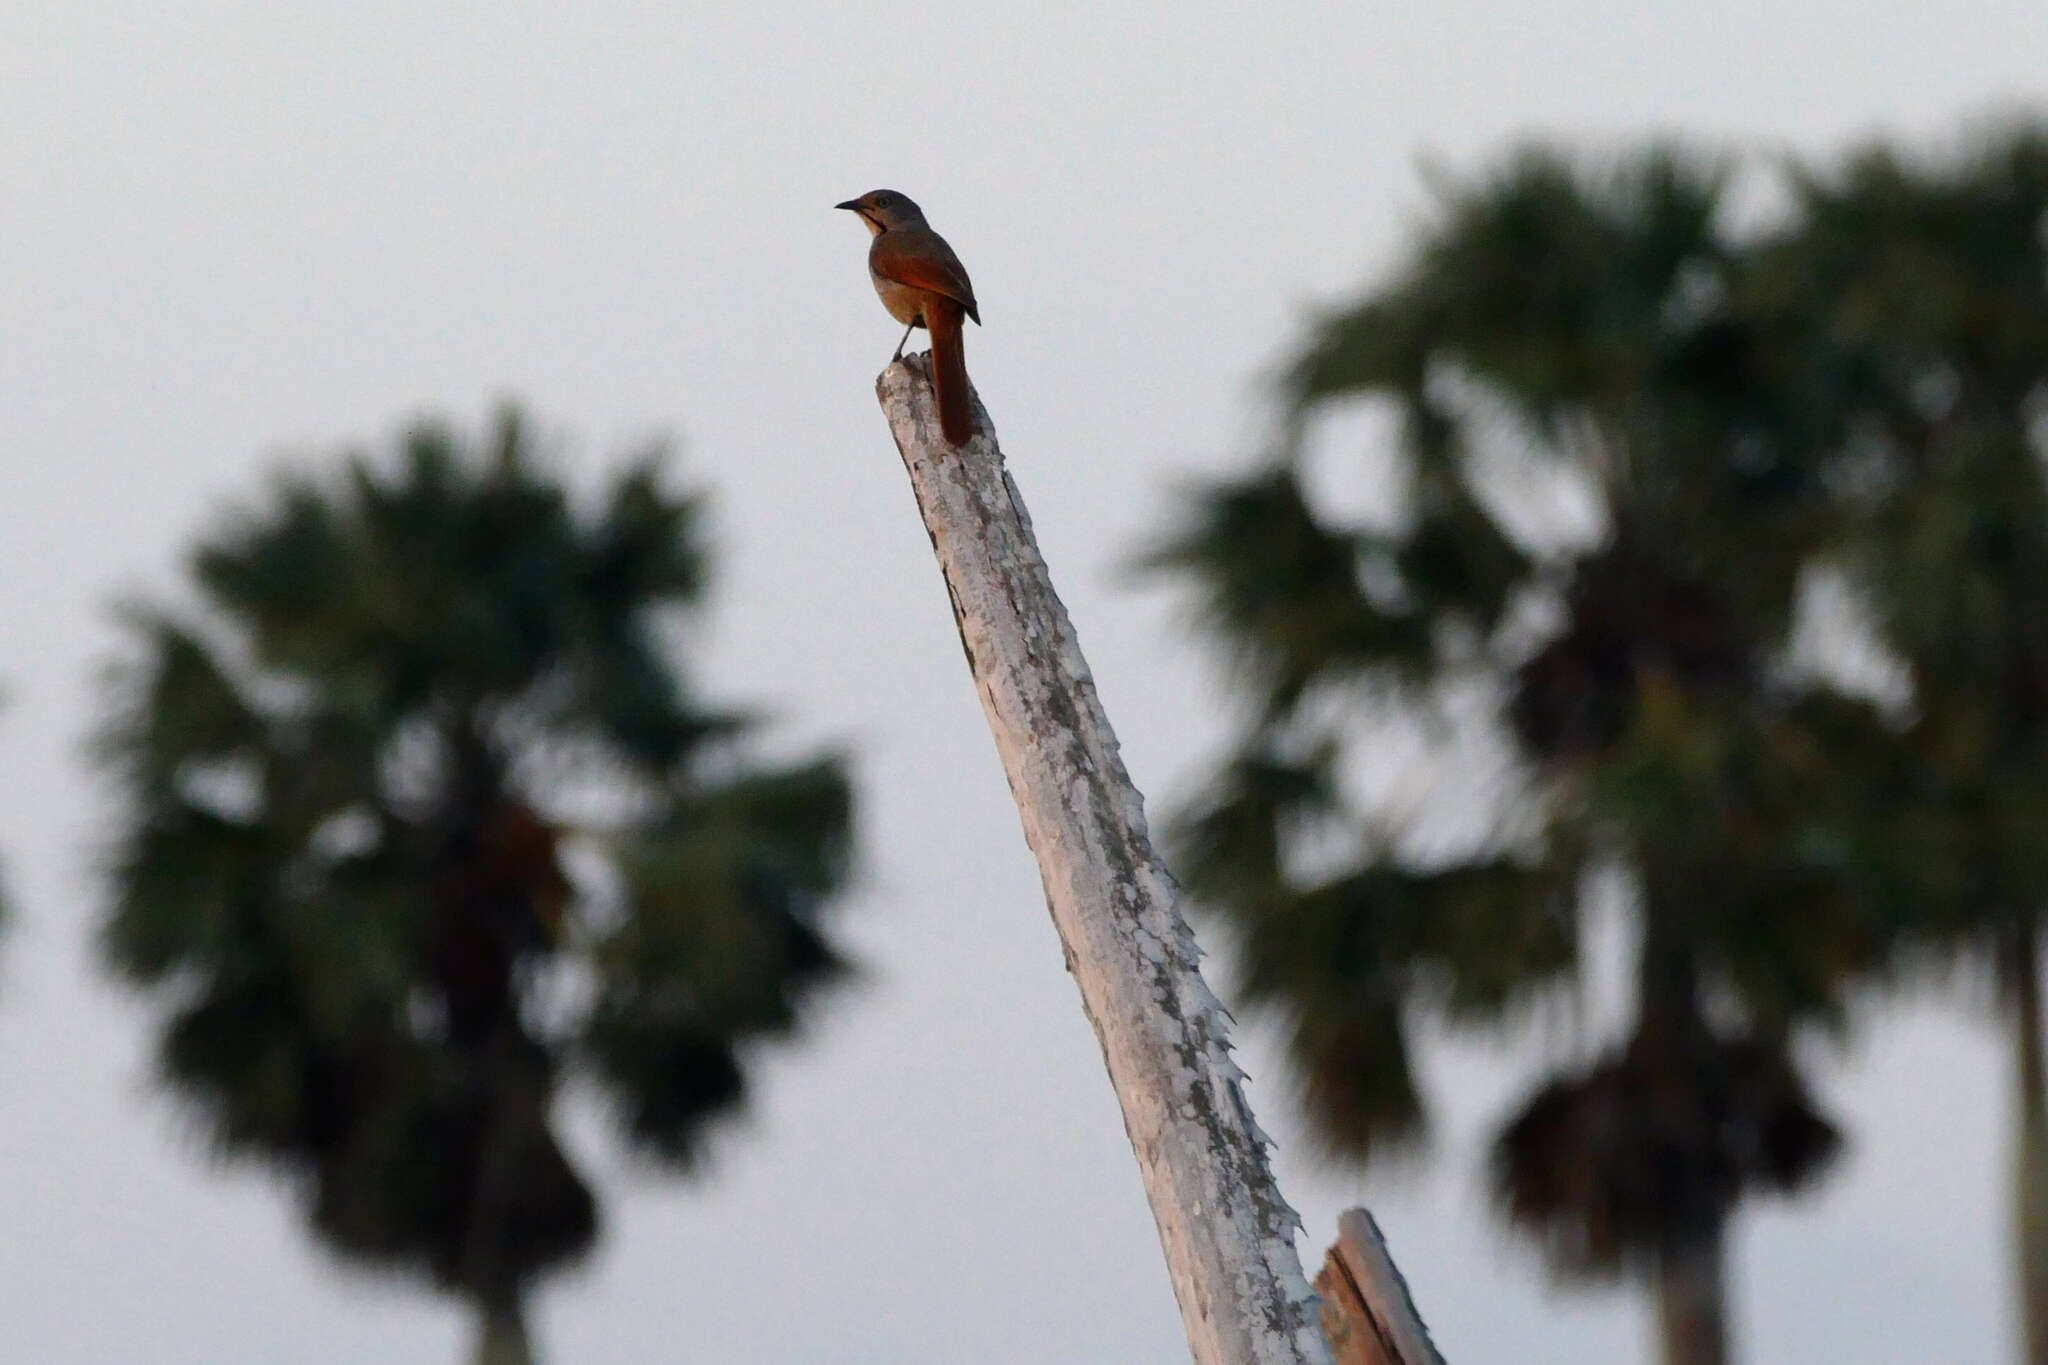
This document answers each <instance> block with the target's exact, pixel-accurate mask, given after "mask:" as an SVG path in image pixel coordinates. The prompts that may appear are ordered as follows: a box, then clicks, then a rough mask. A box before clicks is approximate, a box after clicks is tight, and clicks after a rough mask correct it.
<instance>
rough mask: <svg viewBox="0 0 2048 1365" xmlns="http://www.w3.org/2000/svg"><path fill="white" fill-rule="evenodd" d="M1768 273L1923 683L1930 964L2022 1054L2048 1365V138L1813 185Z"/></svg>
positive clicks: (2026, 1206) (1917, 693)
mask: <svg viewBox="0 0 2048 1365" xmlns="http://www.w3.org/2000/svg"><path fill="white" fill-rule="evenodd" d="M1796 186H1797V190H1798V208H1799V221H1798V225H1797V227H1796V229H1795V230H1793V231H1791V232H1788V233H1787V234H1786V235H1785V237H1784V239H1783V241H1782V242H1780V243H1779V244H1778V246H1777V248H1776V249H1775V250H1774V251H1773V252H1772V253H1769V254H1768V256H1767V258H1766V261H1765V263H1764V265H1763V266H1762V267H1760V269H1759V272H1758V297H1759V299H1760V301H1761V303H1762V306H1763V307H1764V308H1766V309H1767V310H1769V311H1771V312H1772V313H1774V314H1775V315H1777V316H1778V317H1780V318H1782V319H1783V320H1784V321H1783V326H1784V328H1785V329H1786V330H1787V331H1788V333H1796V334H1797V335H1798V337H1799V345H1800V349H1801V351H1802V353H1804V354H1806V355H1807V356H1809V357H1810V358H1811V359H1812V363H1811V364H1810V365H1809V366H1808V367H1807V368H1806V369H1804V370H1803V371H1801V372H1800V374H1799V376H1798V377H1799V378H1800V379H1801V380H1802V381H1804V382H1805V383H1806V384H1807V385H1808V392H1807V395H1806V402H1807V403H1808V405H1809V406H1810V407H1811V408H1812V410H1813V411H1815V412H1817V413H1821V414H1825V415H1826V416H1827V418H1828V419H1829V420H1830V421H1831V422H1832V423H1833V424H1834V430H1832V431H1831V432H1830V433H1829V440H1830V441H1831V442H1833V443H1834V444H1836V445H1838V446H1839V447H1840V448H1842V449H1844V450H1845V451H1847V452H1849V454H1850V456H1851V458H1850V459H1849V460H1848V461H1847V462H1846V464H1845V468H1846V471H1847V472H1848V473H1849V474H1851V475H1853V477H1851V478H1846V479H1845V480H1844V487H1845V489H1846V490H1847V491H1848V492H1849V493H1851V494H1852V495H1853V500H1854V503H1855V506H1856V510H1857V513H1858V515H1857V517H1856V519H1855V527H1854V534H1853V535H1851V536H1850V537H1848V538H1847V539H1846V540H1845V543H1844V545H1843V548H1842V553H1841V555H1840V556H1839V562H1840V564H1841V565H1842V566H1843V567H1844V569H1845V570H1846V571H1847V572H1848V574H1849V575H1850V579H1851V582H1852V584H1853V586H1854V589H1855V591H1856V593H1857V596H1858V598H1859V599H1860V601H1861V602H1862V604H1863V606H1864V608H1865V610H1866V611H1867V613H1868V614H1869V615H1870V617H1871V618H1872V622H1873V625H1874V628H1875V631H1876V633H1877V634H1878V635H1879V636H1880V637H1881V638H1882V640H1883V641H1884V643H1885V644H1886V645H1887V646H1888V647H1889V648H1890V649H1891V650H1893V651H1894V652H1895V653H1896V654H1897V655H1898V656H1900V657H1901V658H1902V659H1903V661H1904V662H1905V664H1906V665H1907V666H1908V668H1909V670H1910V673H1911V677H1912V689H1913V709H1914V712H1915V713H1916V716H1917V724H1916V726H1915V746H1914V747H1915V752H1916V754H1917V756H1918V759H1919V761H1920V762H1921V764H1922V765H1923V767H1924V769H1925V771H1926V773H1927V775H1928V785H1929V788H1930V792H1931V794H1932V796H1933V798H1934V799H1935V800H1937V801H1938V802H1939V803H1940V804H1941V806H1942V807H1943V808H1944V809H1945V810H1946V811H1947V813H1948V815H1949V817H1950V819H1951V821H1952V824H1953V830H1954V841H1955V842H1954V847H1953V849H1952V858H1951V861H1950V870H1949V872H1948V874H1947V877H1946V881H1947V885H1946V886H1945V888H1944V891H1945V894H1943V895H1942V896H1940V897H1938V898H1934V899H1931V900H1930V901H1929V903H1928V904H1929V909H1930V910H1931V911H1932V913H1927V914H1922V915H1920V916H1918V917H1917V920H1916V925H1915V927H1916V929H1917V930H1918V932H1919V934H1920V935H1921V939H1920V941H1921V943H1922V944H1923V945H1924V946H1927V947H1931V948H1933V949H1934V950H1936V951H1937V952H1938V953H1940V954H1942V955H1943V956H1946V957H1949V958H1951V959H1954V958H1960V959H1961V960H1963V961H1965V962H1969V963H1972V964H1981V965H1982V967H1983V969H1984V970H1985V971H1986V973H1987V974H1988V975H1989V977H1990V978H1991V979H1992V980H1993V981H1995V983H1996V987H1997V992H1996V994H1997V999H1998V1000H1999V1002H2000V1004H2001V1006H2002V1010H2003V1014H2004V1018H2005V1023H2006V1026H2007V1028H2008V1029H2009V1030H2010V1033H2011V1047H2012V1054H2013V1077H2014V1085H2015V1096H2014V1099H2015V1104H2014V1109H2015V1112H2016V1115H2017V1131H2016V1133H2015V1139H2014V1143H2013V1152H2014V1175H2015V1179H2014V1186H2013V1213H2012V1217H2013V1223H2014V1232H2015V1238H2016V1252H2017V1261H2018V1270H2019V1284H2020V1290H2021V1296H2020V1297H2021V1304H2022V1314H2021V1316H2022V1321H2023V1326H2024V1341H2025V1348H2026V1356H2025V1358H2026V1359H2027V1360H2029V1361H2031V1362H2033V1363H2034V1365H2048V1097H2044V1070H2048V1067H2044V1062H2043V1054H2042V1034H2041V1028H2042V1018H2041V992H2040V973H2041V966H2040V938H2041V932H2042V915H2043V912H2044V909H2048V486H2044V482H2043V477H2042V473H2043V461H2044V460H2048V125H2041V124H2033V125H2027V124H2021V125H2017V126H2004V127H1997V128H1992V129H1987V130H1985V131H1984V132H1983V133H1982V134H1981V135H1980V136H1979V137H1978V139H1977V140H1976V143H1975V145H1974V146H1972V147H1971V148H1969V149H1968V150H1967V151H1966V152H1965V153H1964V154H1963V155H1961V156H1958V157H1953V158H1949V159H1946V160H1943V161H1941V162H1938V163H1929V164H1919V165H1916V164H1912V163H1909V162H1908V161H1906V160H1905V159H1902V158H1901V157H1900V156H1899V155H1897V154H1896V153H1893V152H1891V151H1888V150H1886V149H1883V148H1873V149H1870V150H1867V151H1865V152H1863V153H1862V154H1860V155H1858V156H1856V157H1853V158H1851V159H1850V160H1849V162H1848V163H1847V164H1846V166H1845V167H1844V168H1842V169H1840V170H1838V171H1829V172H1818V171H1813V170H1808V171H1805V172H1802V173H1800V174H1799V175H1798V176H1797V177H1796Z"/></svg>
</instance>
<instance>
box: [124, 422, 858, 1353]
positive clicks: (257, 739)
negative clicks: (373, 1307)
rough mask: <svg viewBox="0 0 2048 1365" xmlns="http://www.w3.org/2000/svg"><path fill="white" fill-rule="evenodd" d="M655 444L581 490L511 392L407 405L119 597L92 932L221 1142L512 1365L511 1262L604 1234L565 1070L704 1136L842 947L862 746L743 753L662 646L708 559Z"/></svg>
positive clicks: (736, 725) (694, 1139) (530, 1268)
mask: <svg viewBox="0 0 2048 1365" xmlns="http://www.w3.org/2000/svg"><path fill="white" fill-rule="evenodd" d="M387 463H388V464H389V465H390V466H391V467H387ZM662 463H663V462H662V459H661V457H660V452H658V451H657V452H654V453H653V454H650V455H648V456H646V457H644V458H642V459H640V460H639V461H637V462H636V463H635V464H634V465H633V466H632V467H631V468H630V469H628V470H627V471H626V472H624V473H623V474H621V475H620V476H619V477H618V478H617V479H616V480H615V481H613V482H612V483H611V485H610V487H609V490H608V493H607V496H606V498H605V500H604V501H603V505H602V507H601V508H600V509H598V510H597V511H596V512H595V513H594V514H588V513H580V512H579V511H578V509H577V508H576V506H575V505H574V504H572V502H571V500H570V498H569V497H568V495H567V494H566V493H565V492H564V491H563V489H562V488H561V487H559V486H558V485H557V484H556V483H554V482H552V481H551V480H550V479H549V478H548V477H546V476H545V474H544V473H543V472H542V471H541V470H540V469H539V468H538V467H537V464H536V460H535V457H534V454H533V451H532V442H531V440H530V438H529V436H528V435H527V433H526V430H525V428H524V427H523V426H522V425H521V423H520V421H519V419H518V418H517V416H516V415H515V414H513V413H511V412H507V413H505V414H504V415H503V416H501V418H500V419H499V420H498V422H497V424H496V426H495V429H494V430H492V431H491V432H489V433H488V435H487V436H486V437H485V438H483V439H481V440H479V441H476V442H475V443H473V445H472V444H471V443H468V442H465V441H464V440H462V439H460V438H459V437H458V436H457V435H456V434H454V433H453V432H451V431H450V430H448V429H446V428H443V427H441V426H437V425H423V426H420V427H418V428H416V429H415V430H413V431H412V432H411V433H410V434H409V435H408V436H407V437H406V439H405V440H404V442H403V443H402V449H401V450H400V451H398V452H397V458H396V460H395V461H394V462H379V461H376V460H372V459H368V458H364V457H360V456H358V457H354V458H351V459H349V460H347V461H346V463H345V467H344V470H343V472H342V474H341V477H340V478H339V480H338V481H336V482H334V483H332V484H329V483H325V482H320V481H316V480H312V479H307V478H298V477H294V478H287V479H285V480H284V481H282V482H281V483H280V484H279V485H278V486H277V487H276V489H275V490H274V492H273V493H272V495H271V496H270V497H269V499H268V500H267V502H266V503H265V504H264V505H263V506H262V507H260V508H259V509H257V510H254V511H250V512H247V513H245V514H243V515H242V516H240V517H239V518H238V519H236V520H234V521H232V522H230V523H229V524H228V525H227V526H226V527H225V528H224V529H223V530H221V531H220V532H219V533H217V534H215V535H214V536H213V537H212V538H210V539H208V540H207V541H206V542H205V543H203V544H202V545H201V546H200V547H199V548H198V550H197V551H196V553H195V554H194V555H193V557H192V561H191V571H192V580H193V586H194V588H195V589H196V592H197V596H198V599H199V603H200V605H199V609H198V610H196V611H193V612H191V613H188V614H185V615H174V614H172V613H170V612H168V611H165V610H161V609H158V608H154V607H142V608H135V609H132V610H131V611H130V612H129V620H130V624H131V626H132V629H133V631H134V634H135V636H136V637H137V649H136V653H135V656H134V657H133V658H132V659H131V661H130V662H129V664H128V666H127V667H126V668H125V669H124V670H123V671H122V674H121V677H120V682H119V686H118V696H117V704H116V707H115V712H114V714H113V716H112V718H111V720H110V722H109V724H108V726H107V728H106V731H105V736H104V740H103V752H104V755H105V758H106V759H107V761H108V762H109V764H110V765H111V767H112V769H113V771H114V772H115V773H116V774H117V775H118V778H119V781H120V784H121V787H122V791H123V794H124V796H125V798H126V804H127V814H126V817H125V821H124V825H123V828H122V831H121V834H120V838H119V841H118V848H117V854H116V857H115V860H114V866H113V901H112V905H111V908H110V910H109V913H108V915H107V918H106V921H105V925H104V941H103V946H104V953H105V958H106V961H107V962H108V964H109V965H110V966H111V968H112V969H113V970H114V971H116V972H117V973H119V974H120V975H121V976H123V977H125V978H126V979H128V980H129V981H131V982H133V983H135V984H136V985H137V986H140V987H143V988H146V989H147V990H148V991H149V992H150V995H151V997H152V998H153V999H154V1000H155V1001H157V1002H158V1003H159V1005H160V1007H161V1009H162V1027H161V1034H160V1039H159V1045H158V1056H159V1061H160V1065H161V1068H162V1072H163V1075H164V1077H165V1079H166V1080H167V1081H168V1082H169V1083H170V1085H171V1087H172V1088H173V1089H174V1090H175V1091H176V1092H177V1093H178V1094H179V1095H180V1097H181V1098H183V1099H184V1100H185V1101H186V1102H187V1103H188V1104H189V1105H190V1106H191V1107H192V1108H193V1110H194V1111H195V1112H196V1113H197V1114H198V1115H199V1116H200V1117H201V1118H202V1119H203V1121H204V1123H205V1125H206V1127H207V1129H208V1130H209V1131H210V1132H211V1134H212V1136H213V1139H214V1141H215V1142H216V1143H217V1145H218V1147H219V1149H220V1151H221V1152H222V1153H224V1154H225V1155H228V1156H232V1157H240V1158H254V1159H256V1160H259V1161H261V1162H264V1163H266V1164H269V1165H271V1166H273V1167H275V1168H277V1169H279V1170H280V1171H282V1172H284V1173H286V1174H288V1175H289V1176H290V1177H292V1178H293V1180H294V1183H295V1186H296V1187H297V1188H299V1189H301V1190H302V1191H303V1193H304V1198H305V1203H306V1209H307V1214H308V1217H309V1219H310V1221H311V1223H312V1226H313V1228H314V1230H315V1232H316V1233H317V1235H318V1236H319V1237H320V1238H321V1239H322V1240H323V1241H324V1242H325V1243H327V1244H328V1245H329V1246H330V1247H332V1248H334V1249H336V1250H338V1251H340V1252H341V1253H343V1254H344V1255H347V1256H350V1257H354V1258H358V1259H361V1260H363V1261H367V1262H372V1263H376V1264H379V1265H383V1266H389V1267H397V1268H402V1269H406V1270H409V1271H413V1272H416V1273H419V1274H421V1275H424V1276H426V1277H428V1278H430V1279H431V1280H432V1282H433V1283H435V1284H436V1285H438V1286H440V1287H442V1288H443V1289H445V1290H447V1291H449V1292H451V1293H454V1294H456V1295H458V1296H460V1297H461V1298H463V1299H464V1300H466V1301H468V1302H469V1303H471V1304H473V1305H474V1306H475V1309H476V1311H477V1313H478V1316H479V1335H478V1354H477V1359H478V1360H479V1361H485V1362H519V1361H526V1360H528V1359H529V1358H530V1351H529V1346H528V1343H527V1334H526V1330H525V1326H524V1314H523V1303H524V1300H525V1296H526V1294H527V1291H528V1289H529V1287H530V1286H531V1285H532V1284H533V1283H534V1282H535V1281H537V1280H538V1279H539V1277H540V1276H542V1275H543V1274H545V1273H547V1272H549V1271H551V1270H554V1269H557V1268H559V1267H561V1266H563V1265H564V1264H566V1263H568V1262H570V1261H572V1260H573V1259H575V1258H576V1257H577V1256H579V1255H580V1254H581V1253H583V1252H584V1251H585V1250H587V1249H588V1248H589V1247H590V1245H591V1244H592V1242H593V1240H594V1238H595V1236H596V1233H597V1226H598V1224H597V1207H596V1200H595V1197H594V1195H593V1193H592V1191H591V1189H590V1187H589V1185H588V1184H587V1183H586V1181H585V1179H584V1177H583V1176H582V1175H581V1174H580V1173H579V1172H578V1171H577V1170H576V1168H575V1165H574V1163H573V1162H572V1161H571V1160H570V1158H569V1157H568V1155H567V1154H566V1153H565V1152H564V1151H563V1149H562V1147H561V1145H560V1142H559V1141H558V1139H557V1136H556V1131H555V1126H554V1118H553V1103H554V1098H555V1096H556V1094H557V1092H558V1090H559V1088H560V1086H561V1085H562V1083H563V1082H564V1081H565V1080H567V1079H569V1078H571V1077H576V1078H580V1079H582V1080H584V1081H585V1082H587V1083H588V1084H589V1085H590V1086H591V1087H592V1089H593V1090H594V1091H595V1092H596V1093H597V1094H599V1095H601V1096H602V1097H603V1099H604V1100H605V1101H606V1102H607V1103H608V1105H609V1107H610V1110H611V1113H612V1114H613V1116H614V1117H615V1119H616V1120H617V1127H618V1129H619V1131H620V1132H621V1133H622V1134H623V1135H624V1137H625V1139H626V1141H627V1142H628V1143H629V1144H630V1145H631V1146H632V1147H634V1148H637V1149H638V1150H641V1151H643V1152H647V1153H651V1154H652V1155H653V1156H654V1157H656V1158H659V1159H661V1160H663V1161H665V1162H668V1163H671V1164H673V1165H675V1166H677V1167H682V1168H688V1167H689V1166H690V1164H691V1162H692V1161H693V1159H694V1158H695V1157H696V1156H697V1155H698V1153H699V1152H700V1150H701V1147H702V1144H703V1141H704V1136H705V1129H706V1125H707V1122H708V1121H709V1120H711V1119H712V1118H714V1117H715V1116H717V1115H719V1114H721V1113H724V1112H726V1111H729V1110H732V1109H733V1108H734V1107H735V1106H737V1105H738V1104H739V1103H740V1101H741V1099H742V1097H743V1094H744V1089H745V1073H744V1070H743V1067H742V1063H741V1057H740V1054H739V1052H738V1049H739V1048H740V1047H741V1046H742V1045H743V1044H746V1043H748V1042H750V1041H751V1040H754V1039H758V1038H763V1037H772V1036H779V1035H785V1034H788V1033H789V1032H790V1031H791V1030H792V1028H793V1027H794V1026H795V1025H796V1024H797V1022H798V1018H799V1007H800V1005H801V1004H802V1003H803V1001H804V1000H805V999H806V998H808V997H810V996H811V995H813V994H814V993H815V992H816V991H817V990H818V988H819V987H820V986H822V985H824V984H825V983H826V982H828V981H830V980H831V979H832V978H833V977H834V975H835V974H836V973H837V972H838V971H839V970H840V968H841V962H840V959H839V956H838V954H837V953H836V951H835V950H834V948H833V946H832V944H831V943H830V941H829V940H828V939H827V938H826V936H825V934H824V932H823V929H822V927H821V924H820V913H821V911H822V910H823V909H824V908H825V906H826V905H827V903H828V902H829V901H830V899H831V898H832V897H833V895H834V894H835V893H836V892H838V891H839V889H840V888H841V887H842V885H843V883H844V881H845V877H846V871H847V861H848V857H849V848H850V816H851V792H850V789H849V785H848V781H847V778H846V776H845V773H844V771H843V769H842V766H841V763H840V761H839V760H838V759H836V758H834V757H831V756H825V757H819V758H816V759H813V760H811V761H808V762H804V763H799V764H795V765H792V766H783V767H761V766H753V765H750V764H749V763H748V762H747V759H746V755H745V752H744V750H743V748H742V745H741V741H742V740H743V739H744V737H745V736H746V734H747V733H748V731H749V729H750V728H751V727H750V724H749V722H747V721H746V720H745V719H744V718H743V717H741V716H739V715H736V714H734V713H730V712H722V711H718V710H714V709H710V708H707V707H705V706H704V705H703V704H702V703H701V702H699V701H698V700H697V699H695V698H694V697H693V696H692V695H691V694H690V692H689V691H688V689H687V687H686V686H685V683H684V680H683V678H682V676H681V675H680V674H679V673H678V671H677V669H676V668H675V666H674V665H673V664H672V662H671V661H670V660H671V656H672V653H673V650H672V647H671V646H672V643H673V641H672V640H671V639H670V634H669V631H670V627H671V626H673V625H674V624H676V621H677V618H678V617H679V616H680V615H681V614H682V613H684V612H686V610H687V609H688V608H690V607H692V606H693V605H694V604H696V603H697V602H698V601H699V600H700V598H701V596H702V594H703V591H704V584H705V568H706V566H705V552H704V549H703V546H702V532H701V529H700V523H701V520H702V507H701V503H700V500H699V499H698V498H697V497H696V496H694V495H680V496H679V495H676V494H673V493H670V492H668V491H666V490H665V489H664V486H663V481H662V477H661V474H662Z"/></svg>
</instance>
